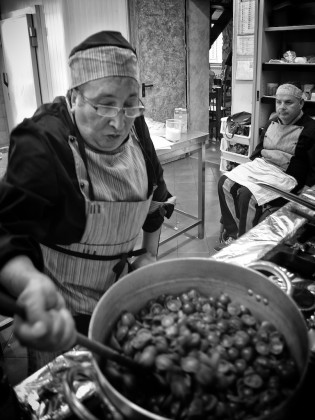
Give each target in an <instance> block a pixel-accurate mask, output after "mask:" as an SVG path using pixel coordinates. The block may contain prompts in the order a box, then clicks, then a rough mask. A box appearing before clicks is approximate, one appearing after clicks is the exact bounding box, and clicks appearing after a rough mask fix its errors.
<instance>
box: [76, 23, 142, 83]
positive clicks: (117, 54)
mask: <svg viewBox="0 0 315 420" xmlns="http://www.w3.org/2000/svg"><path fill="white" fill-rule="evenodd" d="M69 66H70V72H71V86H70V88H75V87H77V86H80V85H82V84H83V83H86V82H89V81H91V80H96V79H100V78H102V77H110V76H124V77H132V78H133V79H135V80H136V81H137V82H138V84H139V80H140V79H139V68H138V60H137V56H136V52H135V50H134V49H133V48H132V46H131V45H130V44H129V42H128V41H127V40H126V39H125V38H124V37H123V36H122V35H121V33H120V32H115V31H101V32H97V33H96V34H93V35H91V36H89V37H88V38H86V39H85V40H84V41H83V42H81V43H80V44H79V45H77V46H76V47H74V48H73V49H72V51H71V52H70V55H69Z"/></svg>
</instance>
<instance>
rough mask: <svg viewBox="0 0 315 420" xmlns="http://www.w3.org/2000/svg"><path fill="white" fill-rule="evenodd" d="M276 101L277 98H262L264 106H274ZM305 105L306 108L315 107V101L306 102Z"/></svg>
mask: <svg viewBox="0 0 315 420" xmlns="http://www.w3.org/2000/svg"><path fill="white" fill-rule="evenodd" d="M275 99H276V97H275V96H266V95H264V96H262V97H261V98H260V101H261V103H263V104H273V103H274V101H275ZM304 103H305V105H304V106H305V107H315V101H307V100H305V101H304Z"/></svg>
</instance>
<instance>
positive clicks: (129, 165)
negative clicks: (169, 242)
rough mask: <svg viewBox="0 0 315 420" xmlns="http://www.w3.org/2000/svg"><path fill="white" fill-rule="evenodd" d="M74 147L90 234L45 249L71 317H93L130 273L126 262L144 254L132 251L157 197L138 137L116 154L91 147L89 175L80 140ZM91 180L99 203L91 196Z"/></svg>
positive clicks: (51, 274)
mask: <svg viewBox="0 0 315 420" xmlns="http://www.w3.org/2000/svg"><path fill="white" fill-rule="evenodd" d="M69 144H70V147H71V150H72V153H73V157H74V160H75V165H76V173H77V177H78V181H79V184H80V186H81V188H82V193H83V195H84V198H85V206H86V226H85V230H84V233H83V236H82V238H81V240H80V243H74V244H71V245H67V246H66V245H57V246H52V247H51V246H50V245H49V247H48V246H45V245H42V246H41V247H42V251H43V257H44V262H45V273H46V274H47V275H48V276H49V277H50V278H51V279H52V280H53V281H54V282H55V284H56V285H57V288H58V289H59V291H60V292H61V294H62V295H63V297H64V298H65V301H66V304H67V307H68V308H69V309H70V311H71V312H72V314H73V315H76V314H89V315H90V314H91V313H92V312H93V310H94V308H95V306H96V304H97V302H98V301H99V299H100V297H101V296H102V295H103V293H104V292H105V291H106V290H107V289H108V288H109V287H110V286H111V285H112V284H113V283H114V282H115V281H116V280H117V277H118V275H119V271H121V275H125V274H126V273H127V271H128V264H126V262H127V258H128V257H130V256H134V255H139V253H138V254H137V251H135V252H134V253H133V252H132V250H133V248H134V246H135V244H136V242H137V239H138V235H139V233H140V231H141V228H142V225H143V223H144V221H145V219H146V217H147V215H148V212H149V208H150V203H151V199H152V196H151V197H150V198H149V199H147V188H148V178H147V171H146V165H145V161H144V157H143V153H142V151H141V149H140V145H139V143H138V141H137V139H136V138H135V137H134V136H130V137H129V140H128V141H127V142H126V143H125V144H123V145H122V146H121V147H120V148H119V150H118V153H115V154H112V155H110V154H109V155H108V154H100V153H95V152H93V151H92V150H89V149H87V150H86V155H87V161H88V168H89V170H88V171H87V169H86V165H85V164H84V161H83V159H82V157H81V154H80V151H79V147H78V143H77V141H76V138H75V137H71V138H70V141H69ZM88 172H89V174H88ZM126 175H127V177H126ZM89 177H90V180H91V182H92V184H93V188H94V191H95V200H94V201H91V200H90V199H89V197H88V195H89V194H88V193H87V191H88V184H89ZM117 263H118V264H117ZM113 270H115V271H113ZM117 272H118V275H117Z"/></svg>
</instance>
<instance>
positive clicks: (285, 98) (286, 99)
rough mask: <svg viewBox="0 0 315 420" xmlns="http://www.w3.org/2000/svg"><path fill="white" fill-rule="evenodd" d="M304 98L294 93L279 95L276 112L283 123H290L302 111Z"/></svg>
mask: <svg viewBox="0 0 315 420" xmlns="http://www.w3.org/2000/svg"><path fill="white" fill-rule="evenodd" d="M303 105H304V101H303V99H298V98H296V97H295V96H292V95H281V94H280V95H277V97H276V112H277V114H278V117H279V118H280V120H281V121H282V123H283V124H290V123H291V122H292V121H293V120H294V119H295V118H296V117H297V116H298V115H299V113H300V112H301V109H302V108H303Z"/></svg>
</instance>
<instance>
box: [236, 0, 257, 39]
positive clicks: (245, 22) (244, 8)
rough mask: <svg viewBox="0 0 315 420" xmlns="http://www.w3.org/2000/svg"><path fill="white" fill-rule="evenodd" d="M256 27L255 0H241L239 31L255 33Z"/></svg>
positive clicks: (242, 33) (241, 32)
mask: <svg viewBox="0 0 315 420" xmlns="http://www.w3.org/2000/svg"><path fill="white" fill-rule="evenodd" d="M254 29H255V0H241V1H240V3H239V16H238V33H239V34H241V35H244V34H253V33H254Z"/></svg>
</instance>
